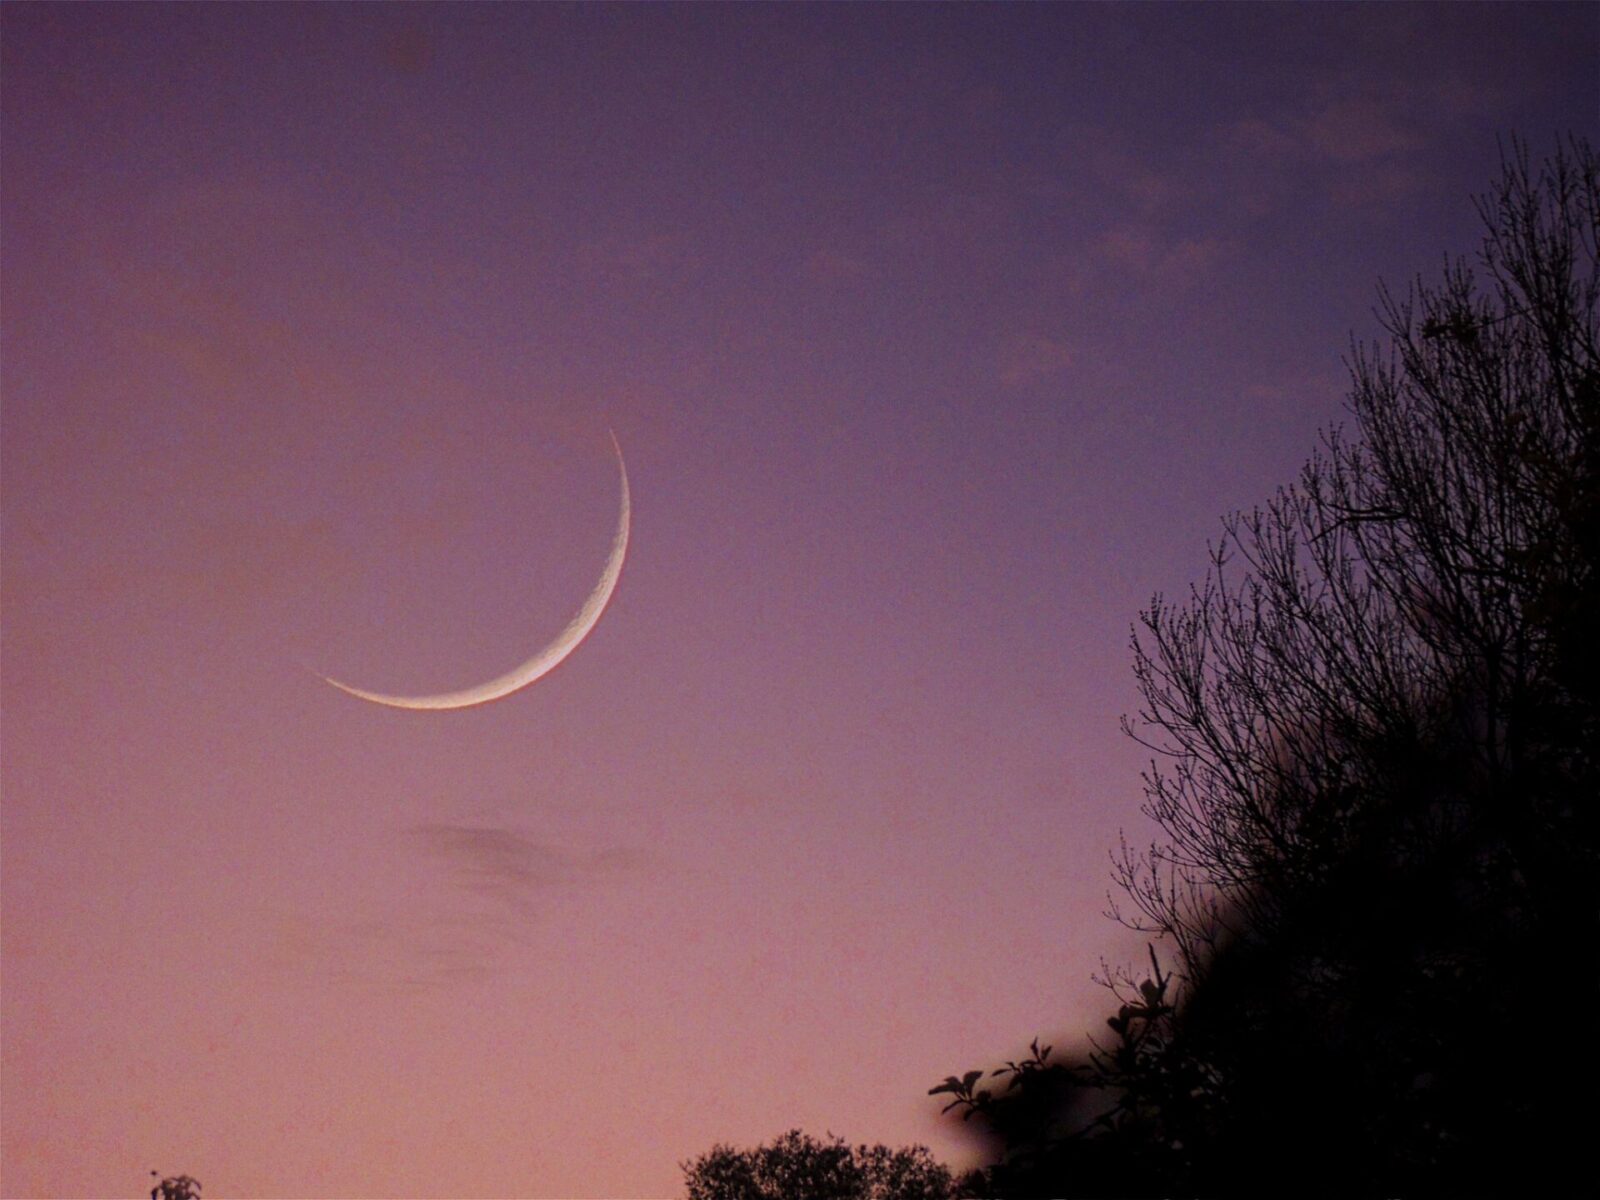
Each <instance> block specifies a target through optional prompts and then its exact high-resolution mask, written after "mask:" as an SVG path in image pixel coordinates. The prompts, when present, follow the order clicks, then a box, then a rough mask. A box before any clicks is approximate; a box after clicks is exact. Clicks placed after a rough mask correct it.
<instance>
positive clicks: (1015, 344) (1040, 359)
mask: <svg viewBox="0 0 1600 1200" xmlns="http://www.w3.org/2000/svg"><path fill="white" fill-rule="evenodd" d="M1071 365H1072V351H1071V350H1069V349H1068V348H1067V347H1066V346H1065V345H1064V344H1062V343H1061V342H1060V341H1057V340H1056V339H1054V338H1050V337H1046V336H1044V335H1043V334H1037V333H1030V334H1018V335H1014V336H1012V337H1008V338H1006V339H1005V340H1004V341H1002V342H1001V344H1000V356H999V375H1000V382H1001V383H1003V384H1005V385H1006V386H1007V387H1020V386H1022V385H1023V384H1027V383H1031V382H1033V381H1034V380H1035V379H1043V378H1044V377H1046V376H1048V375H1054V374H1056V373H1057V372H1058V371H1063V370H1065V369H1066V368H1067V367H1069V366H1071Z"/></svg>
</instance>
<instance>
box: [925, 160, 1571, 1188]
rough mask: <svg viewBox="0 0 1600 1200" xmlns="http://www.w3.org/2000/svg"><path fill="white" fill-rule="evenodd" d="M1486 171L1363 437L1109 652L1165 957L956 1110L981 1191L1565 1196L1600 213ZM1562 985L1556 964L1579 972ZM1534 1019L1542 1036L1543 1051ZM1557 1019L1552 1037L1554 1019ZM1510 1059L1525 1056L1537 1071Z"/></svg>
mask: <svg viewBox="0 0 1600 1200" xmlns="http://www.w3.org/2000/svg"><path fill="white" fill-rule="evenodd" d="M1597 174H1600V172H1597V164H1596V157H1595V154H1594V152H1593V150H1592V149H1591V148H1590V147H1589V146H1588V145H1587V144H1586V143H1583V142H1580V141H1574V142H1572V143H1570V144H1569V145H1568V146H1567V147H1565V148H1564V149H1562V150H1560V151H1558V152H1557V153H1556V155H1555V156H1554V157H1553V158H1552V159H1551V160H1550V161H1549V162H1547V163H1545V164H1543V165H1542V166H1541V167H1539V168H1538V169H1537V170H1536V169H1534V168H1533V167H1531V166H1530V164H1529V160H1528V156H1527V153H1526V150H1525V149H1524V148H1523V147H1521V146H1520V145H1517V146H1513V148H1512V151H1511V154H1510V155H1509V156H1508V158H1507V160H1506V161H1505V164H1504V168H1503V172H1502V177H1501V179H1500V181H1499V183H1498V185H1497V186H1496V187H1495V188H1494V189H1493V191H1492V192H1491V193H1490V194H1489V195H1488V196H1487V197H1485V198H1484V199H1483V200H1482V201H1480V205H1479V211H1480V214H1481V216H1482V217H1483V219H1484V223H1485V226H1486V236H1485V239H1484V242H1483V244H1482V247H1481V248H1480V250H1479V252H1478V254H1477V256H1476V261H1475V263H1474V264H1472V265H1469V264H1466V263H1460V262H1458V263H1452V264H1449V265H1447V268H1446V270H1445V272H1444V276H1443V280H1442V282H1441V283H1439V284H1437V285H1433V286H1428V285H1424V284H1421V283H1418V284H1416V285H1414V286H1413V287H1412V288H1411V289H1410V291H1409V292H1408V293H1407V295H1406V296H1405V297H1403V298H1401V297H1396V296H1395V295H1393V294H1391V293H1389V292H1387V291H1384V292H1382V293H1381V294H1380V316H1381V319H1382V321H1383V325H1384V327H1385V331H1386V333H1387V335H1388V346H1387V347H1383V348H1363V347H1357V348H1355V350H1354V352H1353V355H1352V359H1351V376H1352V392H1351V399H1350V409H1351V412H1352V415H1353V417H1354V419H1355V423H1356V427H1357V436H1356V437H1355V438H1353V439H1349V440H1347V439H1346V438H1344V437H1343V436H1342V435H1340V434H1339V433H1337V432H1334V433H1330V434H1329V435H1327V437H1326V438H1325V441H1324V444H1323V446H1322V448H1321V450H1320V451H1319V452H1318V453H1317V454H1316V455H1315V456H1314V457H1313V458H1312V459H1311V461H1310V462H1309V463H1308V464H1307V466H1306V468H1305V469H1304V471H1303V472H1302V474H1301V477H1300V480H1299V482H1298V484H1297V485H1296V486H1294V487H1290V488H1287V489H1285V490H1284V491H1282V492H1280V493H1279V495H1278V496H1277V497H1276V498H1275V499H1274V500H1273V501H1272V502H1271V503H1270V504H1269V505H1267V506H1266V507H1265V508H1263V509H1260V510H1257V511H1255V512H1252V513H1248V514H1240V515H1238V516H1236V517H1234V518H1233V519H1231V520H1230V521H1228V522H1227V523H1225V528H1224V534H1223V538H1222V540H1221V542H1220V543H1219V544H1218V545H1217V546H1216V547H1214V548H1213V551H1212V563H1211V571H1210V574H1209V576H1208V577H1207V579H1206V580H1205V582H1204V583H1203V584H1202V585H1200V586H1199V587H1197V588H1195V589H1194V590H1193V591H1192V593H1191V595H1190V596H1189V597H1188V598H1187V600H1186V601H1184V602H1182V603H1172V602H1168V601H1166V600H1165V599H1164V598H1162V597H1160V596H1158V597H1156V599H1155V601H1154V602H1153V603H1152V605H1151V607H1150V608H1149V609H1148V610H1147V611H1146V612H1144V613H1143V614H1141V626H1142V628H1141V629H1140V631H1139V632H1138V633H1137V634H1136V636H1135V639H1134V661H1135V674H1136V678H1137V680H1138V684H1139V687H1140V691H1141V695H1142V699H1143V707H1142V710H1141V712H1140V713H1139V714H1138V717H1137V720H1135V721H1133V722H1130V723H1129V724H1128V731H1129V732H1130V733H1131V734H1132V735H1133V736H1135V737H1136V738H1138V739H1139V740H1141V741H1142V742H1143V743H1144V744H1145V745H1147V746H1149V747H1150V748H1151V749H1152V750H1153V751H1154V752H1155V754H1156V755H1157V761H1156V762H1154V763H1153V764H1152V766H1151V768H1150V770H1149V771H1148V772H1147V774H1146V778H1145V783H1146V788H1145V791H1146V810H1145V811H1146V812H1147V814H1148V815H1149V816H1150V817H1152V818H1153V819H1154V821H1155V822H1156V823H1157V824H1158V826H1159V827H1160V829H1161V831H1162V834H1163V840H1159V841H1157V842H1156V844H1154V845H1152V846H1151V847H1149V848H1148V849H1146V850H1143V851H1136V850H1134V849H1132V848H1130V847H1128V846H1126V845H1124V847H1123V849H1122V852H1121V854H1120V855H1119V856H1118V857H1117V859H1116V860H1115V861H1116V866H1115V877H1116V881H1117V883H1118V884H1119V886H1120V889H1121V891H1122V892H1123V893H1124V896H1125V901H1124V904H1123V905H1122V907H1121V908H1120V909H1118V908H1117V907H1116V905H1115V904H1114V906H1113V908H1114V912H1113V915H1116V916H1117V917H1118V918H1119V919H1121V920H1123V921H1124V922H1125V923H1127V924H1130V925H1131V926H1133V927H1134V928H1136V929H1140V930H1143V931H1146V932H1148V933H1150V934H1152V935H1154V936H1155V937H1156V938H1157V940H1158V943H1159V944H1161V945H1162V946H1164V947H1165V949H1166V951H1167V953H1168V954H1170V955H1171V957H1172V958H1173V959H1174V973H1173V974H1172V975H1170V976H1169V975H1168V974H1166V973H1165V972H1164V971H1163V969H1162V967H1161V965H1160V963H1159V961H1158V960H1157V959H1156V957H1155V954H1154V951H1152V955H1151V968H1152V974H1151V976H1150V977H1149V978H1147V979H1144V980H1143V981H1141V982H1139V983H1138V984H1137V986H1135V982H1134V979H1133V978H1132V977H1131V976H1130V975H1129V974H1127V973H1126V972H1121V973H1117V974H1116V975H1114V976H1113V977H1111V978H1110V979H1108V982H1109V983H1110V984H1111V985H1112V987H1113V989H1114V990H1115V991H1116V992H1117V993H1118V995H1119V997H1120V998H1122V999H1124V1000H1125V1001H1126V1003H1125V1004H1124V1005H1123V1006H1122V1008H1121V1009H1120V1010H1119V1012H1118V1014H1117V1016H1116V1017H1114V1018H1112V1019H1111V1021H1110V1022H1108V1024H1109V1027H1110V1029H1111V1031H1112V1033H1113V1034H1114V1035H1115V1037H1116V1038H1117V1041H1116V1042H1115V1043H1114V1044H1113V1045H1112V1046H1110V1047H1109V1048H1101V1047H1099V1046H1095V1047H1094V1048H1093V1049H1092V1050H1091V1051H1090V1053H1089V1054H1088V1055H1087V1056H1086V1057H1085V1058H1084V1059H1083V1061H1080V1062H1077V1063H1074V1064H1070V1065H1068V1064H1061V1063H1049V1062H1047V1061H1046V1060H1047V1059H1048V1058H1049V1054H1048V1049H1049V1048H1048V1047H1047V1048H1046V1049H1045V1050H1044V1051H1039V1050H1038V1049H1037V1043H1035V1053H1034V1055H1033V1057H1032V1058H1031V1059H1029V1060H1026V1061H1025V1062H1024V1063H1023V1064H1007V1066H1006V1067H1004V1068H1000V1069H999V1070H998V1071H996V1072H993V1073H992V1074H991V1078H993V1077H995V1076H1009V1078H1010V1084H1009V1085H1008V1091H1007V1092H1005V1093H1003V1094H999V1095H996V1094H992V1093H991V1092H989V1091H987V1090H985V1089H983V1088H981V1087H979V1086H978V1085H979V1083H980V1082H981V1079H982V1073H980V1072H968V1073H967V1074H966V1075H965V1076H963V1077H961V1078H959V1079H958V1078H956V1077H951V1078H949V1079H947V1080H946V1081H945V1083H944V1084H941V1085H940V1086H939V1087H937V1088H935V1089H934V1092H935V1093H949V1094H951V1095H952V1096H953V1097H954V1106H955V1107H959V1108H961V1109H962V1110H963V1112H962V1115H963V1117H964V1118H971V1117H973V1116H977V1117H979V1118H980V1120H979V1121H978V1122H977V1124H978V1126H979V1127H980V1128H982V1129H983V1130H984V1131H986V1133H987V1134H988V1135H989V1136H990V1137H991V1138H992V1139H993V1141H994V1143H995V1146H996V1151H997V1153H998V1158H999V1161H998V1162H997V1163H996V1164H995V1165H994V1166H993V1167H992V1168H990V1169H989V1171H988V1173H987V1174H986V1176H985V1178H984V1180H983V1184H984V1187H985V1190H987V1191H989V1192H990V1193H992V1194H995V1195H1017V1196H1020V1195H1039V1194H1051V1195H1098V1196H1105V1195H1130V1196H1131V1195H1219V1196H1220V1195H1231V1196H1237V1195H1257V1194H1259V1195H1266V1194H1275V1195H1276V1194H1284V1193H1285V1192H1292V1193H1295V1194H1300V1195H1329V1196H1363V1195H1388V1196H1393V1195H1406V1196H1421V1195H1453V1196H1459V1195H1480V1194H1481V1195H1492V1194H1516V1193H1520V1192H1525V1191H1526V1190H1527V1189H1528V1188H1529V1187H1530V1186H1536V1184H1537V1181H1538V1180H1539V1179H1541V1178H1543V1177H1545V1176H1549V1177H1561V1176H1562V1173H1563V1171H1564V1170H1569V1169H1571V1168H1574V1167H1576V1166H1577V1165H1578V1162H1579V1154H1580V1147H1582V1146H1583V1144H1584V1143H1583V1137H1582V1135H1583V1134H1584V1132H1585V1131H1586V1125H1587V1122H1586V1119H1585V1117H1586V1114H1585V1112H1584V1110H1583V1109H1582V1107H1581V1106H1577V1105H1572V1104H1570V1103H1569V1102H1568V1101H1566V1100H1565V1099H1563V1097H1566V1096H1568V1095H1569V1094H1570V1092H1571V1091H1572V1089H1573V1087H1574V1086H1577V1087H1579V1088H1583V1087H1587V1086H1592V1085H1593V1083H1594V1080H1595V1076H1596V1073H1595V1067H1596V1063H1595V1053H1594V1050H1593V1048H1592V1039H1591V1038H1589V1037H1587V1036H1586V1033H1585V1032H1584V1031H1583V1030H1582V1029H1581V1024H1580V1023H1581V1022H1582V1020H1583V1017H1584V1016H1585V1015H1586V1014H1587V1013H1588V1012H1590V1011H1592V1010H1593V1007H1594V1005H1595V1002H1596V1000H1597V999H1600V997H1597V996H1596V991H1597V988H1596V980H1595V974H1594V971H1593V969H1592V967H1591V966H1589V965H1588V963H1587V962H1586V961H1582V958H1584V957H1586V956H1587V954H1589V953H1592V950H1593V947H1594V946H1595V945H1596V944H1600V938H1597V935H1600V921H1597V907H1596V901H1595V896H1594V880H1595V878H1596V867H1597V865H1600V839H1597V837H1596V801H1597V799H1600V753H1597V748H1600V737H1597V734H1600V704H1597V699H1600V653H1597V647H1600V638H1597V637H1596V635H1595V629H1596V628H1597V626H1600V349H1597V335H1596V312H1597V307H1600V271H1597V243H1600V182H1597ZM1575 959H1579V960H1580V961H1578V962H1576V963H1575V962H1574V960H1575ZM1553 1008H1555V1009H1557V1010H1559V1011H1560V1012H1561V1013H1563V1014H1566V1016H1567V1019H1566V1021H1564V1022H1562V1023H1560V1024H1559V1025H1558V1026H1556V1027H1552V1026H1551V1025H1550V1023H1549V1022H1550V1019H1551V1012H1552V1009H1553ZM1574 1018H1575V1019H1574ZM1531 1037H1538V1038H1541V1039H1548V1040H1541V1041H1540V1042H1537V1043H1533V1044H1530V1038H1531Z"/></svg>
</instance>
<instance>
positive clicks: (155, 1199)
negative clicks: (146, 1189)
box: [150, 1171, 200, 1200]
mask: <svg viewBox="0 0 1600 1200" xmlns="http://www.w3.org/2000/svg"><path fill="white" fill-rule="evenodd" d="M150 1176H151V1178H152V1179H158V1180H160V1182H159V1183H157V1184H156V1186H155V1187H153V1188H151V1189H150V1200H200V1181H199V1180H198V1179H195V1178H194V1177H193V1176H190V1175H169V1176H167V1177H166V1178H165V1179H162V1178H161V1172H160V1171H151V1172H150Z"/></svg>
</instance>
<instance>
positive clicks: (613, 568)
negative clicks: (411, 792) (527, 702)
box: [320, 432, 631, 709]
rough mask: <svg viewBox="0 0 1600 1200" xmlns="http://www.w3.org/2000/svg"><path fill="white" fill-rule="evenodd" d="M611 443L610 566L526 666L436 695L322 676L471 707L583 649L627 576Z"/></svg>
mask: <svg viewBox="0 0 1600 1200" xmlns="http://www.w3.org/2000/svg"><path fill="white" fill-rule="evenodd" d="M611 445H612V447H613V448H614V449H615V450H616V452H617V472H618V474H619V475H620V476H621V478H622V504H621V512H620V515H619V516H618V517H617V532H616V533H615V534H614V535H613V536H612V538H611V555H610V557H609V558H608V559H607V560H606V569H605V570H604V571H603V572H602V573H601V575H600V582H598V583H597V584H595V585H594V590H593V591H591V592H590V593H589V596H588V598H587V599H586V600H584V602H583V607H581V608H580V609H578V613H577V615H576V616H574V617H573V618H572V620H570V621H568V622H567V624H566V628H564V629H563V630H562V631H561V632H560V634H558V635H557V637H556V639H555V640H554V641H553V642H551V643H550V644H549V645H548V646H546V647H545V648H544V649H543V650H541V651H539V653H537V654H535V655H534V656H533V657H532V658H530V659H528V661H527V662H525V663H523V664H522V665H521V666H518V667H514V668H512V669H511V670H510V671H507V672H506V673H505V674H504V675H501V676H499V677H498V678H496V679H491V680H489V682H487V683H480V684H478V685H477V686H476V687H470V688H463V689H461V690H460V691H456V692H441V693H438V694H436V695H431V696H390V695H385V694H384V693H382V692H369V691H366V690H364V689H362V688H358V687H351V686H350V685H349V684H348V683H340V682H339V681H338V680H337V679H333V678H330V677H329V676H327V675H322V676H320V678H321V679H322V680H323V681H324V682H326V683H331V684H332V685H333V686H334V687H336V688H338V689H339V690H340V691H341V692H348V693H349V694H350V695H352V696H355V697H356V698H357V699H360V700H370V701H372V703H374V704H385V705H388V706H389V707H390V708H410V709H448V708H471V707H472V706H473V705H476V704H487V703H489V701H491V700H499V699H500V698H501V697H503V696H509V695H511V693H512V692H515V691H519V690H521V689H522V688H525V687H527V686H528V685H529V684H530V683H532V682H533V681H534V680H536V679H538V678H540V677H541V676H543V675H548V674H549V673H550V672H551V671H553V670H555V669H556V667H558V666H559V665H560V664H561V663H562V662H563V661H564V660H565V659H566V657H567V655H569V654H571V653H572V652H573V651H574V650H576V649H577V648H578V643H580V642H581V641H583V639H584V638H586V637H588V636H589V631H590V630H591V629H593V628H594V627H595V624H596V623H597V622H598V621H599V620H600V614H601V613H603V612H605V610H606V605H607V604H608V603H610V601H611V593H612V592H614V591H616V588H617V580H618V579H620V578H621V577H622V562H623V560H624V559H625V558H626V557H627V555H628V524H629V518H630V515H631V506H630V504H629V500H628V468H627V465H626V464H625V463H624V462H623V461H622V446H621V445H620V444H619V443H618V442H617V435H616V433H615V432H613V433H612V434H611Z"/></svg>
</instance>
